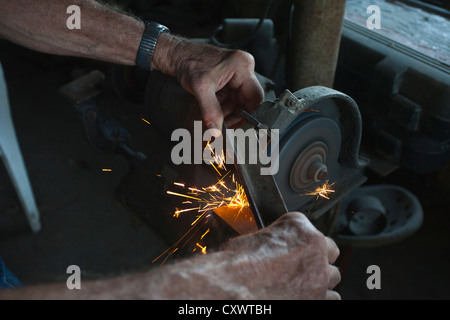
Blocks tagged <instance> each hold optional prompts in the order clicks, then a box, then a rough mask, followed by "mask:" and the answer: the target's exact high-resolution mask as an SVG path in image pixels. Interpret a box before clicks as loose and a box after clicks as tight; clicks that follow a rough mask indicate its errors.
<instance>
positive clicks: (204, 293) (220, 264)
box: [0, 252, 249, 300]
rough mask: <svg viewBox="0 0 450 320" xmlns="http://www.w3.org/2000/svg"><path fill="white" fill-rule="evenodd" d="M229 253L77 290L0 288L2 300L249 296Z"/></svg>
mask: <svg viewBox="0 0 450 320" xmlns="http://www.w3.org/2000/svg"><path fill="white" fill-rule="evenodd" d="M230 258H231V257H230V256H227V253H226V252H217V253H214V254H211V255H208V256H197V257H194V258H191V259H186V260H184V261H181V262H178V263H175V264H172V265H169V266H165V267H164V268H155V269H153V270H151V271H149V272H146V273H140V274H134V275H129V276H124V277H118V278H113V279H104V280H96V281H85V282H82V283H81V289H80V290H69V289H67V287H66V285H65V284H64V283H56V284H48V285H38V286H29V287H25V288H19V289H11V290H2V291H0V300H4V299H8V300H9V299H13V300H16V299H25V300H34V299H39V300H41V299H49V300H59V299H82V300H90V299H100V300H104V299H120V300H122V299H232V298H240V299H243V298H249V296H248V292H247V290H245V286H244V285H243V284H242V282H243V280H242V281H239V282H236V281H231V279H230V276H232V275H233V274H236V272H232V271H231V268H232V267H231V265H230V261H231V259H230Z"/></svg>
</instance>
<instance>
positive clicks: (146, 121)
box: [141, 118, 151, 124]
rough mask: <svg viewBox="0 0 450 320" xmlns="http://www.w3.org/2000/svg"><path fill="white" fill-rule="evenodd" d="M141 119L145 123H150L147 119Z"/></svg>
mask: <svg viewBox="0 0 450 320" xmlns="http://www.w3.org/2000/svg"><path fill="white" fill-rule="evenodd" d="M141 120H142V121H144V122H145V123H146V124H151V123H150V122H149V121H148V120H145V119H144V118H141Z"/></svg>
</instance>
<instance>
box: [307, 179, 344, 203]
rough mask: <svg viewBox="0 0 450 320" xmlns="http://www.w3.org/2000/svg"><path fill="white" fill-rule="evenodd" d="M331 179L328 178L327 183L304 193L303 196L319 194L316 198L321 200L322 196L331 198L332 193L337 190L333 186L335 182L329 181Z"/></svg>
mask: <svg viewBox="0 0 450 320" xmlns="http://www.w3.org/2000/svg"><path fill="white" fill-rule="evenodd" d="M329 182H330V181H329V180H327V181H326V182H325V184H324V185H323V186H321V187H317V189H316V190H315V191H313V192H309V193H305V194H302V195H301V196H317V197H316V200H319V198H320V197H322V198H324V199H327V200H330V195H329V194H330V193H334V192H336V191H335V190H333V189H332V188H331V187H333V185H334V182H333V183H332V184H330V183H329Z"/></svg>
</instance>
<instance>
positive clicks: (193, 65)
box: [0, 0, 264, 130]
mask: <svg viewBox="0 0 450 320" xmlns="http://www.w3.org/2000/svg"><path fill="white" fill-rule="evenodd" d="M70 5H77V6H79V7H80V11H81V29H74V30H70V29H69V28H67V25H66V22H67V19H68V18H69V17H70V14H68V13H67V12H66V11H67V7H69V6H70ZM0 7H1V10H0V37H3V38H6V39H8V40H10V41H13V42H15V43H17V44H19V45H22V46H24V47H27V48H30V49H33V50H37V51H41V52H45V53H50V54H57V55H70V56H77V57H85V58H90V59H96V60H102V61H106V62H113V63H118V64H125V65H135V64H136V57H137V52H138V48H139V44H140V41H141V37H142V34H143V31H144V28H145V27H144V23H143V22H142V21H140V20H138V19H136V18H134V17H131V16H129V15H126V14H123V13H120V12H117V11H115V10H113V9H111V8H109V7H107V6H105V5H102V4H99V3H98V2H96V1H94V0H58V1H54V0H14V1H11V0H0ZM151 67H152V68H153V69H155V70H159V71H161V72H163V73H165V74H168V75H171V76H174V77H177V79H178V80H179V81H180V83H181V85H182V86H183V88H184V89H186V90H187V91H189V92H190V93H192V94H193V95H194V96H195V98H196V99H197V101H198V104H199V108H200V110H201V113H202V118H203V120H204V121H205V123H206V125H207V126H208V127H209V128H217V129H219V130H220V129H221V128H222V124H223V121H224V119H225V120H226V123H227V126H229V127H233V126H236V125H237V124H239V123H240V122H242V120H243V119H242V118H241V117H240V116H239V113H238V112H237V111H238V110H239V109H245V110H247V111H248V112H250V113H251V112H253V111H254V110H256V108H257V107H259V105H260V104H261V102H262V100H263V98H264V92H263V90H262V88H261V85H260V84H259V82H258V80H257V79H256V76H255V74H254V67H255V63H254V60H253V57H252V56H251V55H250V54H248V53H246V52H243V51H239V50H228V49H224V48H218V47H215V46H211V45H208V44H204V43H196V42H193V41H190V40H188V39H185V38H182V37H179V36H175V35H172V34H168V33H163V34H162V35H161V36H160V38H159V39H158V42H157V45H156V48H155V52H154V56H153V60H152V65H151Z"/></svg>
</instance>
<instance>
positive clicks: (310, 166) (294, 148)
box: [275, 112, 341, 211]
mask: <svg viewBox="0 0 450 320" xmlns="http://www.w3.org/2000/svg"><path fill="white" fill-rule="evenodd" d="M340 151H341V130H340V128H339V126H338V124H337V123H336V122H335V121H333V120H332V119H330V118H327V117H324V116H323V115H321V114H320V113H316V112H310V113H306V114H304V115H301V116H300V117H299V118H298V119H297V121H295V123H294V124H293V125H291V126H290V128H289V129H288V130H286V133H285V134H284V135H283V136H282V137H281V140H280V167H279V171H278V173H277V174H276V176H275V179H276V181H277V184H278V187H279V189H280V191H281V194H282V195H283V198H284V200H285V203H286V206H287V208H288V209H289V210H290V211H293V210H298V209H299V208H301V207H302V205H304V204H305V203H306V202H308V201H309V200H311V196H304V195H305V194H306V193H309V192H312V191H314V190H315V189H316V188H317V187H320V186H322V185H323V184H324V183H325V182H326V181H327V180H329V181H330V183H332V182H333V179H334V178H335V177H336V175H337V172H338V170H339V164H338V158H339V154H340Z"/></svg>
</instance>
